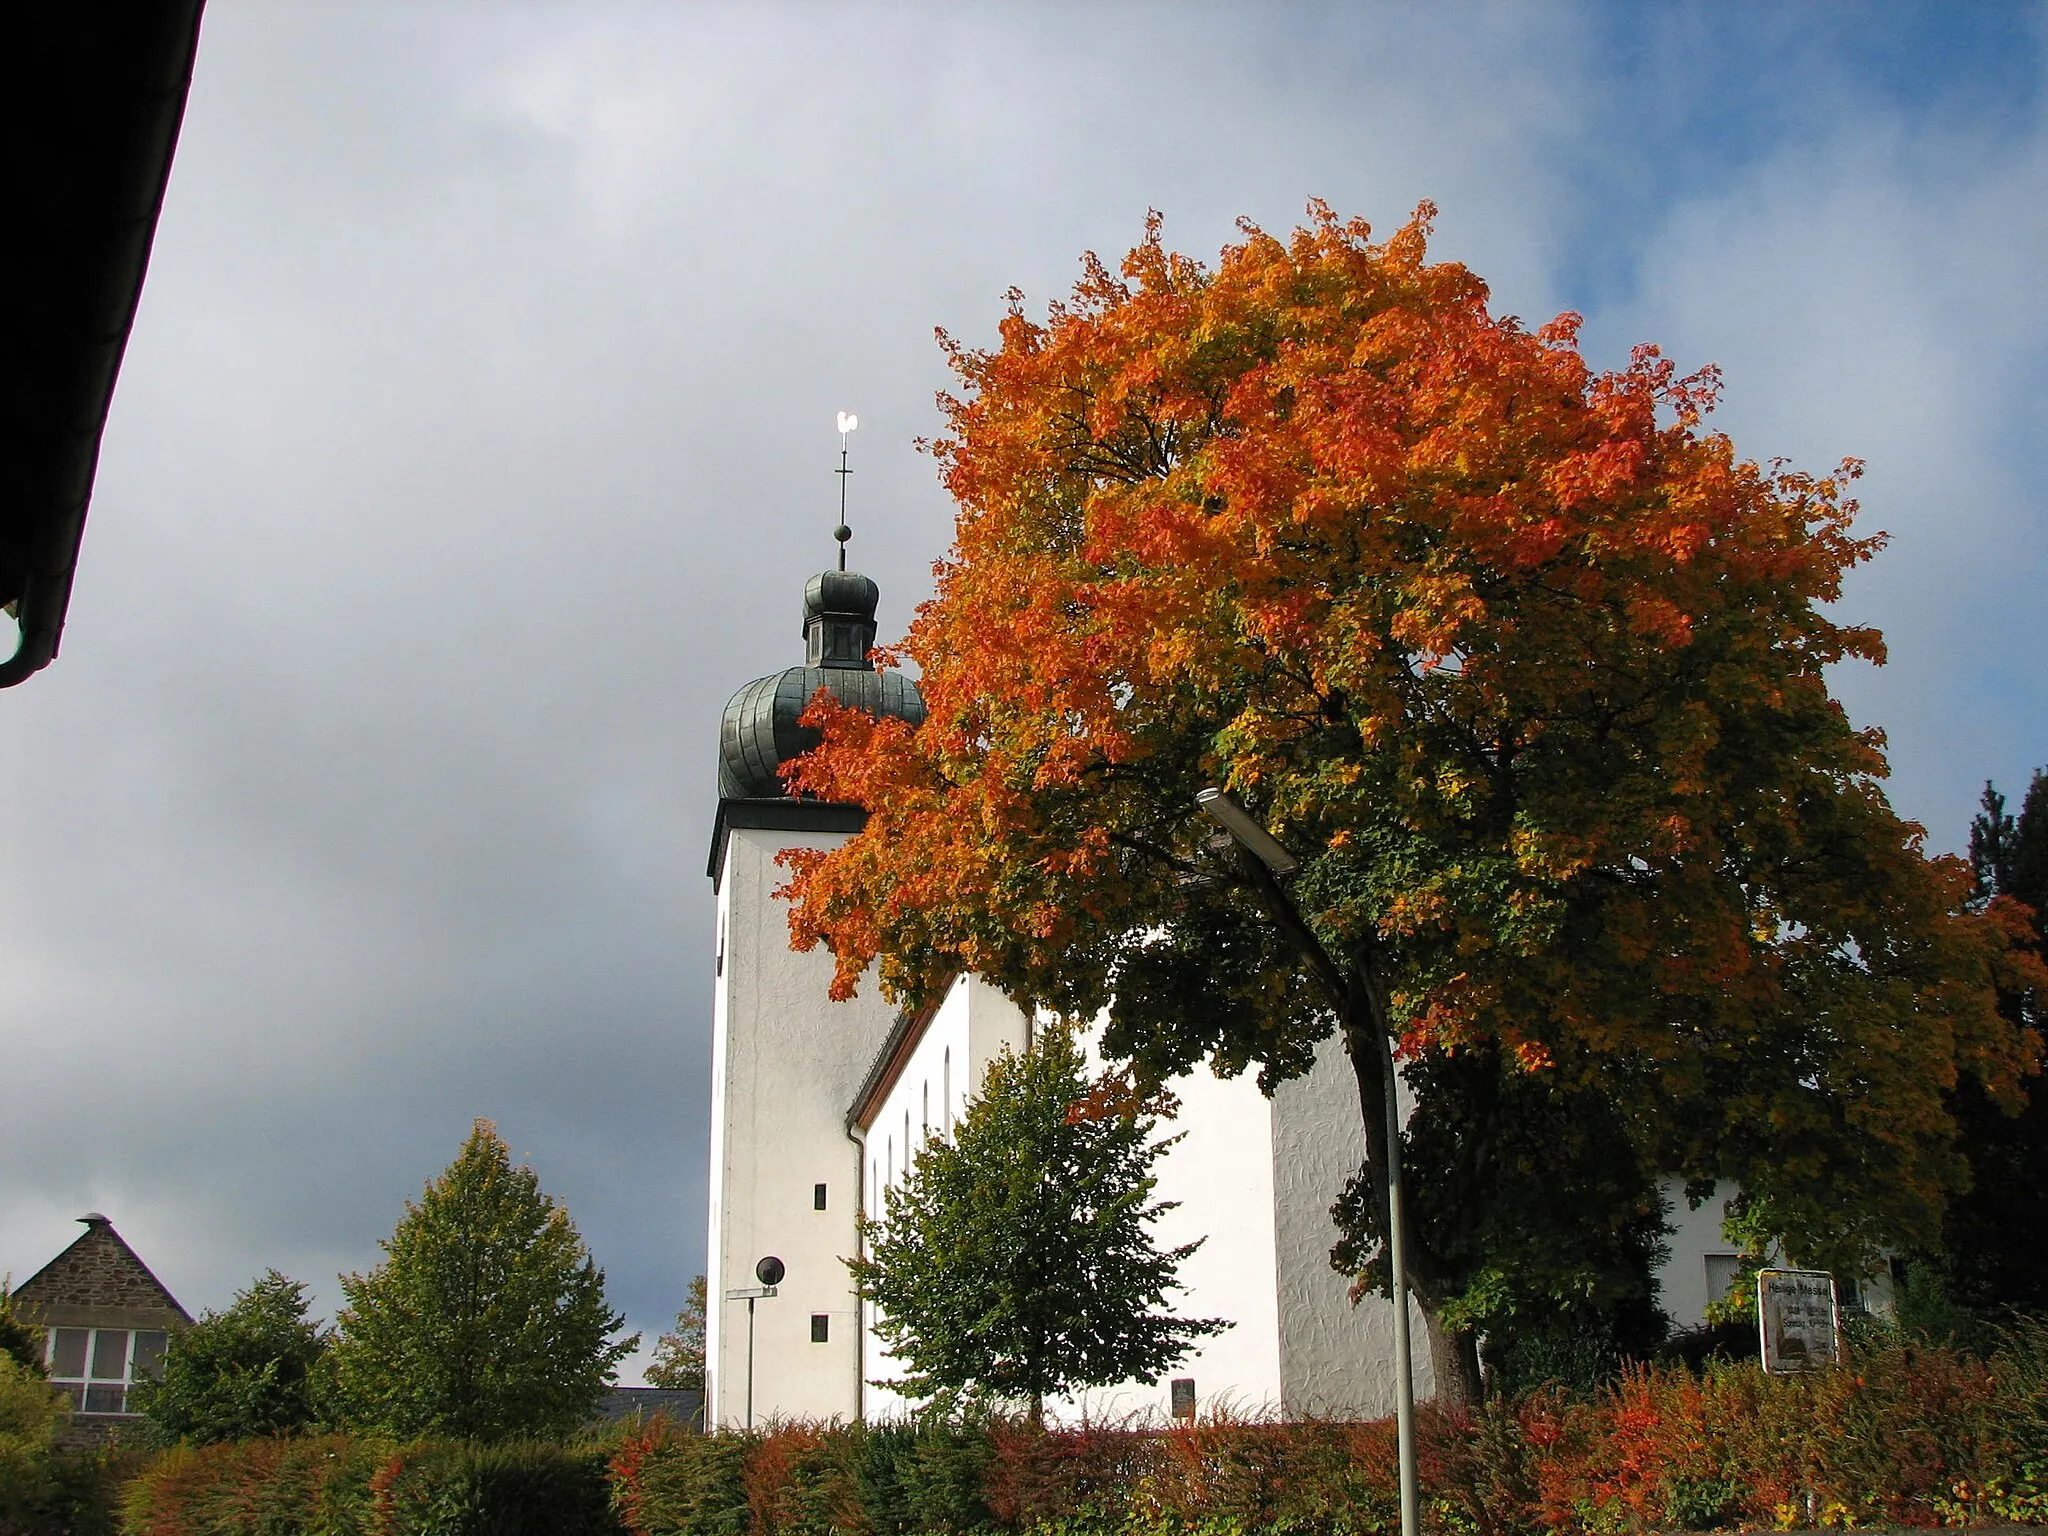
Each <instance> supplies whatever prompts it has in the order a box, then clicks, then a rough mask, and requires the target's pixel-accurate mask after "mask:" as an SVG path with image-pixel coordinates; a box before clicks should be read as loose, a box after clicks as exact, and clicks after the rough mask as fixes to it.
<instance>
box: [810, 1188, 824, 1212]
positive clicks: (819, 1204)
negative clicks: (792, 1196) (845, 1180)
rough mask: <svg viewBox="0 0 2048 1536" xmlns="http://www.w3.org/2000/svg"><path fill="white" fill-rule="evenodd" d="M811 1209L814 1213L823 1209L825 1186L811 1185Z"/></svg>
mask: <svg viewBox="0 0 2048 1536" xmlns="http://www.w3.org/2000/svg"><path fill="white" fill-rule="evenodd" d="M811 1209H812V1210H814V1211H822V1210H823V1209H825V1186H824V1185H822V1184H813V1185H812V1186H811Z"/></svg>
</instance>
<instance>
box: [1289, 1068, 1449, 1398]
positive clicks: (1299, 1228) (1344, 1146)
mask: <svg viewBox="0 0 2048 1536" xmlns="http://www.w3.org/2000/svg"><path fill="white" fill-rule="evenodd" d="M1413 1108H1414V1105H1413V1101H1412V1099H1410V1098H1409V1096H1408V1094H1407V1092H1406V1089H1405V1087H1404V1089H1403V1092H1402V1110H1403V1112H1404V1114H1405V1113H1410V1112H1412V1111H1413ZM1272 1121H1273V1131H1272V1141H1271V1144H1272V1166H1273V1181H1274V1190H1275V1200H1274V1242H1275V1249H1276V1253H1277V1265H1278V1271H1279V1297H1280V1304H1279V1318H1280V1362H1281V1384H1282V1390H1281V1393H1280V1399H1281V1403H1282V1406H1283V1407H1284V1408H1285V1410H1286V1412H1287V1413H1288V1414H1290V1415H1294V1416H1297V1417H1300V1416H1310V1415H1313V1416H1318V1417H1326V1418H1345V1417H1355V1418H1381V1417H1385V1416H1386V1415H1389V1414H1391V1413H1393V1411H1394V1395H1395V1394H1394V1318H1395V1315H1396V1314H1395V1311H1394V1304H1393V1303H1392V1302H1391V1301H1389V1300H1388V1299H1387V1298H1385V1297H1383V1296H1368V1297H1366V1298H1364V1299H1363V1300H1362V1301H1360V1302H1359V1303H1358V1305H1356V1306H1353V1305H1352V1303H1351V1281H1350V1279H1349V1278H1348V1277H1347V1276H1344V1275H1340V1274H1338V1273H1337V1272H1336V1271H1335V1270H1333V1269H1331V1268H1330V1249H1331V1247H1332V1245H1334V1244H1335V1243H1336V1241H1337V1225H1336V1222H1335V1221H1334V1220H1333V1219H1332V1218H1331V1216H1330V1207H1331V1206H1332V1205H1334V1204H1335V1203H1336V1200H1337V1196H1338V1195H1339V1194H1340V1193H1342V1191H1343V1189H1344V1185H1345V1183H1346V1181H1348V1180H1349V1179H1350V1177H1351V1175H1352V1174H1354V1173H1355V1172H1357V1171H1358V1169H1359V1167H1360V1165H1361V1164H1362V1163H1363V1162H1364V1158H1365V1118H1364V1115H1363V1114H1362V1113H1361V1111H1360V1109H1359V1103H1358V1085H1357V1079H1356V1078H1355V1077H1354V1076H1353V1075H1352V1070H1351V1059H1350V1057H1349V1056H1347V1055H1346V1054H1345V1051H1344V1045H1343V1042H1342V1041H1341V1040H1339V1039H1337V1038H1335V1037H1334V1036H1333V1037H1332V1038H1331V1039H1328V1040H1325V1041H1324V1042H1323V1044H1322V1046H1321V1048H1320V1049H1319V1050H1318V1051H1317V1052H1316V1063H1315V1066H1314V1067H1313V1068H1312V1069H1311V1070H1310V1071H1309V1072H1308V1074H1307V1075H1305V1076H1303V1077H1298V1078H1295V1079H1293V1080H1292V1081H1290V1082H1286V1083H1282V1084H1281V1085H1280V1088H1279V1091H1278V1092H1276V1093H1275V1094H1274V1096H1273V1100H1272ZM1408 1316H1409V1333H1410V1338H1411V1345H1412V1348H1413V1351H1414V1371H1415V1395H1416V1397H1417V1398H1418V1399H1426V1398H1428V1397H1429V1396H1431V1395H1432V1394H1433V1393H1434V1391H1435V1377H1434V1376H1433V1375H1432V1373H1431V1371H1430V1360H1429V1343H1428V1337H1427V1335H1426V1334H1425V1333H1424V1331H1423V1322H1422V1309H1421V1308H1420V1307H1419V1306H1417V1305H1415V1304H1414V1303H1413V1302H1411V1303H1410V1304H1409V1312H1408Z"/></svg>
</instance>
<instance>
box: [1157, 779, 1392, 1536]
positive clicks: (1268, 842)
mask: <svg viewBox="0 0 2048 1536" xmlns="http://www.w3.org/2000/svg"><path fill="white" fill-rule="evenodd" d="M1195 804H1196V805H1197V806H1199V807H1200V808H1201V809H1202V811H1203V812H1204V813H1205V814H1206V815H1208V816H1209V818H1210V819H1211V820H1213V821H1215V822H1216V823H1217V824H1218V825H1220V826H1221V827H1222V828H1223V830H1224V831H1226V832H1228V833H1229V834H1230V835H1231V837H1233V838H1234V839H1236V841H1237V844H1238V846H1239V847H1241V848H1243V849H1244V850H1245V852H1247V853H1249V854H1251V855H1252V856H1253V857H1254V858H1256V859H1257V860H1258V861H1259V862H1260V863H1261V864H1263V865H1265V866H1266V868H1267V869H1268V870H1270V871H1271V872H1272V874H1273V876H1274V877H1275V879H1276V880H1277V879H1278V878H1279V877H1280V876H1282V875H1290V874H1292V873H1294V871H1295V870H1297V869H1299V868H1300V867H1301V865H1300V861H1299V860H1297V859H1296V858H1295V857H1294V855H1293V854H1291V853H1289V852H1288V851H1287V850H1286V849H1285V848H1283V847H1282V846H1281V845H1280V841H1279V839H1277V838H1276V837H1274V836H1273V834H1272V833H1270V832H1268V831H1267V830H1266V829H1265V828H1264V827H1263V826H1261V825H1260V824H1259V822H1258V821H1257V819H1256V818H1255V817H1253V815H1252V814H1251V812H1249V811H1247V810H1246V809H1245V808H1244V807H1243V806H1242V805H1240V804H1238V802H1237V798H1236V797H1235V796H1234V795H1232V794H1231V793H1230V791H1229V790H1227V789H1215V788H1210V789H1205V790H1202V791H1201V792H1200V793H1199V794H1197V795H1196V796H1195ZM1274 895H1275V896H1276V897H1277V898H1278V899H1280V900H1282V901H1285V900H1287V897H1286V895H1285V894H1284V893H1283V892H1281V891H1279V890H1278V888H1277V886H1276V887H1275V890H1274ZM1295 915H1296V916H1297V917H1299V916H1300V914H1299V912H1297V913H1296V914H1295ZM1304 926H1306V925H1305V924H1304ZM1372 1035H1373V1038H1374V1039H1375V1040H1376V1041H1378V1042H1379V1052H1380V1081H1381V1083H1382V1084H1383V1085H1384V1086H1385V1089H1386V1096H1387V1098H1386V1116H1387V1268H1388V1270H1389V1271H1390V1273H1391V1275H1392V1278H1393V1292H1394V1427H1395V1435H1396V1438H1397V1439H1398V1441H1399V1443H1400V1454H1401V1536H1421V1532H1422V1504H1421V1494H1420V1491H1419V1488H1418V1485H1417V1481H1416V1475H1415V1356H1414V1353H1413V1351H1412V1349H1411V1347H1410V1344H1409V1338H1408V1270H1407V1265H1406V1259H1407V1247H1408V1244H1407V1233H1406V1227H1407V1222H1406V1219H1405V1217H1404V1216H1403V1215H1402V1209H1401V1207H1402V1200H1401V1105H1400V1097H1399V1095H1398V1093H1397V1092H1396V1090H1395V1086H1394V1085H1395V1081H1396V1080H1395V1077H1394V1048H1393V1043H1392V1042H1391V1041H1389V1040H1388V1039H1387V1032H1386V1031H1385V1030H1383V1029H1377V1028H1376V1029H1374V1030H1373V1031H1372Z"/></svg>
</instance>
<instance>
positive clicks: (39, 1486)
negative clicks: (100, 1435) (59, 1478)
mask: <svg viewBox="0 0 2048 1536" xmlns="http://www.w3.org/2000/svg"><path fill="white" fill-rule="evenodd" d="M68 1416H69V1410H68V1409H67V1408H66V1407H65V1404H64V1399H63V1396H62V1395H61V1394H60V1393H58V1392H57V1391H55V1390H54V1389H53V1388H52V1387H51V1386H50V1384H49V1382H47V1381H45V1380H44V1379H43V1373H42V1370H41V1368H40V1367H38V1366H34V1365H25V1364H23V1363H22V1362H21V1361H20V1360H17V1359H16V1358H15V1357H14V1356H13V1355H12V1354H11V1353H9V1352H7V1351H0V1531H16V1530H22V1531H29V1530H36V1529H47V1528H48V1527H44V1526H41V1525H40V1524H39V1522H38V1521H37V1520H36V1516H37V1515H38V1514H39V1513H40V1512H41V1511H42V1510H43V1509H45V1508H46V1507H47V1504H48V1502H49V1499H50V1497H51V1494H52V1492H53V1491H54V1489H55V1487H56V1478H55V1474H54V1470H53V1467H52V1464H51V1452H52V1448H53V1446H54V1444H55V1441H56V1436H57V1430H58V1429H59V1427H60V1426H62V1424H63V1423H64V1420H65V1419H66V1418H67V1417H68Z"/></svg>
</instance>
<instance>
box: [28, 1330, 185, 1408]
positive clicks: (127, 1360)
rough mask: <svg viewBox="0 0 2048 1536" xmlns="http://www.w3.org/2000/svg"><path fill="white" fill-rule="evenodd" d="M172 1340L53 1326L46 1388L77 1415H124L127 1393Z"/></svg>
mask: <svg viewBox="0 0 2048 1536" xmlns="http://www.w3.org/2000/svg"><path fill="white" fill-rule="evenodd" d="M169 1340H170V1336H169V1335H168V1334H166V1333H163V1332H160V1331H158V1330H155V1329H148V1328H145V1329H140V1330H135V1329H128V1328H52V1329H51V1330H50V1344H49V1355H48V1357H47V1358H48V1361H49V1368H50V1385H51V1386H53V1387H56V1388H57V1389H58V1390H60V1391H61V1392H63V1393H64V1395H65V1396H66V1397H68V1398H69V1399H70V1400H71V1406H72V1409H73V1410H74V1411H75V1412H78V1413H126V1412H127V1411H128V1389H129V1388H130V1387H131V1386H133V1385H134V1384H135V1382H136V1381H137V1380H138V1379H139V1378H141V1377H144V1376H154V1375H155V1374H156V1373H157V1366H158V1364H159V1362H161V1361H162V1359H163V1357H164V1346H165V1345H166V1344H167V1343H168V1342H169Z"/></svg>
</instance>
